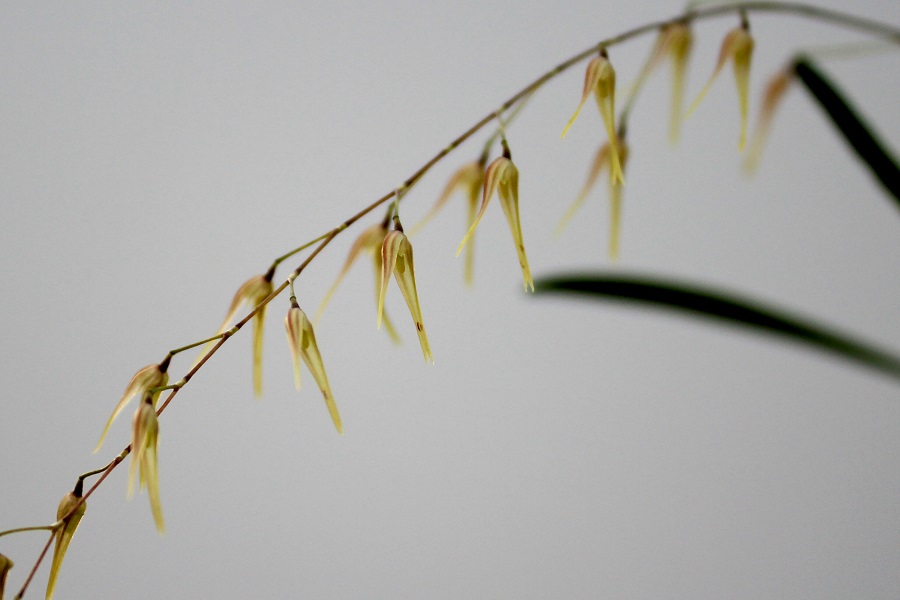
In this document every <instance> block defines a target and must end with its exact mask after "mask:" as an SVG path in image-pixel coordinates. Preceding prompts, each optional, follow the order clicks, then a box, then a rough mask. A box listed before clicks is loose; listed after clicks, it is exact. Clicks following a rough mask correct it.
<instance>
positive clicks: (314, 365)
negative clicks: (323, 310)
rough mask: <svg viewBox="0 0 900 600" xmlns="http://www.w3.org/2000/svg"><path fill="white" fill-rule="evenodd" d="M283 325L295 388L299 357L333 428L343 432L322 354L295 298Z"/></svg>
mask: <svg viewBox="0 0 900 600" xmlns="http://www.w3.org/2000/svg"><path fill="white" fill-rule="evenodd" d="M284 327H285V329H286V330H287V337H288V344H289V345H290V347H291V356H292V357H293V359H294V384H295V385H296V387H297V390H298V391H299V390H300V358H301V357H302V358H303V362H305V363H306V366H307V367H309V371H310V373H312V376H313V378H314V379H315V380H316V383H317V384H319V389H320V390H322V395H323V396H324V397H325V405H326V406H327V407H328V412H329V413H330V414H331V420H332V421H333V422H334V428H335V429H337V430H338V433H343V428H342V427H341V415H340V414H338V409H337V404H335V401H334V395H333V394H332V393H331V386H330V385H328V376H327V375H326V374H325V365H324V364H323V363H322V355H321V354H320V353H319V346H318V344H316V334H315V332H313V327H312V323H310V322H309V319H307V318H306V313H304V312H303V311H302V310H301V309H300V305H299V304H297V299H296V298H294V297H292V298H291V308H290V309H289V310H288V314H287V317H285V319H284Z"/></svg>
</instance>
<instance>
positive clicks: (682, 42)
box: [667, 23, 694, 144]
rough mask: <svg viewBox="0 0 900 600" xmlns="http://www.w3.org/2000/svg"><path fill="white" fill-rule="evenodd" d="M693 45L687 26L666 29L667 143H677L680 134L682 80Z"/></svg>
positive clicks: (692, 38)
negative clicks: (669, 85)
mask: <svg viewBox="0 0 900 600" xmlns="http://www.w3.org/2000/svg"><path fill="white" fill-rule="evenodd" d="M693 45H694V36H693V34H692V33H691V30H690V28H689V27H688V26H687V25H683V24H680V23H679V24H677V25H672V26H671V27H669V28H668V41H667V51H668V53H669V57H670V58H671V64H672V109H671V112H670V115H669V142H670V143H672V144H674V143H675V142H677V141H678V136H679V134H680V133H681V119H682V110H683V108H682V104H683V98H684V80H685V74H686V73H687V64H688V58H689V57H690V54H691V48H692V47H693Z"/></svg>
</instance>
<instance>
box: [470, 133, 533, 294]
mask: <svg viewBox="0 0 900 600" xmlns="http://www.w3.org/2000/svg"><path fill="white" fill-rule="evenodd" d="M503 154H504V156H499V157H497V158H496V159H494V162H492V163H491V164H490V165H489V166H488V168H487V170H486V171H485V175H484V185H483V186H482V194H481V209H480V210H479V211H478V215H477V216H476V217H475V220H474V221H472V226H471V227H469V231H468V233H466V235H465V237H464V238H463V239H462V242H460V244H459V248H457V250H456V255H457V256H459V253H460V252H461V251H462V249H463V248H464V247H465V245H466V243H467V242H468V241H469V238H471V237H472V235H473V234H474V233H475V229H476V228H477V227H478V224H479V223H480V222H481V218H482V217H483V216H484V212H485V210H487V207H488V203H489V202H490V201H491V198H492V197H493V195H494V192H495V191H496V192H497V195H498V196H499V197H500V206H501V207H502V208H503V214H505V215H506V222H507V223H508V224H509V231H510V233H511V234H512V237H513V242H514V243H515V244H516V253H517V254H518V255H519V266H520V267H521V268H522V277H523V279H524V282H525V289H526V290H527V289H528V288H531V290H532V291H534V281H533V280H532V279H531V269H529V268H528V257H527V256H526V255H525V243H524V242H523V241H522V224H521V223H520V221H519V170H518V169H517V168H516V165H514V164H513V162H512V158H511V156H510V154H509V148H508V147H507V146H506V143H505V142H504V151H503Z"/></svg>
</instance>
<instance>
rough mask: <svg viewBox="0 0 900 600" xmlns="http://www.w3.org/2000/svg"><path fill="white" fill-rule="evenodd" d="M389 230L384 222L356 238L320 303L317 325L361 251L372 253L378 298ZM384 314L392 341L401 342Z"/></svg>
mask: <svg viewBox="0 0 900 600" xmlns="http://www.w3.org/2000/svg"><path fill="white" fill-rule="evenodd" d="M387 232H388V229H387V222H383V223H378V224H375V225H372V226H371V227H369V228H367V229H365V230H364V231H363V232H362V233H361V234H359V237H358V238H356V241H355V242H353V246H352V247H351V248H350V252H349V253H348V254H347V260H345V261H344V266H343V268H342V269H341V272H340V273H338V276H337V279H335V281H334V283H333V284H332V285H331V288H330V289H329V290H328V293H327V294H325V298H323V299H322V303H321V304H319V310H318V311H316V319H315V323H316V325H318V323H319V319H321V318H322V313H323V312H325V307H326V306H327V305H328V302H329V301H330V300H331V297H332V296H333V295H334V292H335V290H337V288H338V286H339V285H340V283H341V281H343V280H344V276H345V275H346V274H347V271H349V270H350V267H352V266H353V263H354V262H355V261H356V259H357V258H358V257H359V255H360V253H361V252H368V253H369V254H370V255H372V260H373V262H374V266H375V300H376V301H377V300H378V294H379V293H380V289H381V288H380V283H381V245H382V244H383V243H384V236H386V235H387ZM383 316H384V319H383V321H384V328H385V330H386V331H387V333H388V335H389V336H390V338H391V341H393V342H394V343H395V344H399V343H400V336H399V335H397V330H396V329H395V328H394V325H393V323H392V322H391V320H390V319H389V318H388V316H387V313H385V314H384V315H383Z"/></svg>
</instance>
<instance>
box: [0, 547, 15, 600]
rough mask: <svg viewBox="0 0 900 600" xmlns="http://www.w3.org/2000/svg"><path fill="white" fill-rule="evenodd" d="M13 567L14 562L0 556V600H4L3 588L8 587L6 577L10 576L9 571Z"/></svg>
mask: <svg viewBox="0 0 900 600" xmlns="http://www.w3.org/2000/svg"><path fill="white" fill-rule="evenodd" d="M13 566H14V565H13V561H11V560H9V559H8V558H7V557H6V556H4V555H2V554H0V600H3V588H5V587H6V576H7V575H9V571H10V569H12V568H13Z"/></svg>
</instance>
